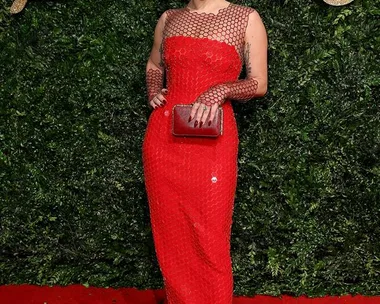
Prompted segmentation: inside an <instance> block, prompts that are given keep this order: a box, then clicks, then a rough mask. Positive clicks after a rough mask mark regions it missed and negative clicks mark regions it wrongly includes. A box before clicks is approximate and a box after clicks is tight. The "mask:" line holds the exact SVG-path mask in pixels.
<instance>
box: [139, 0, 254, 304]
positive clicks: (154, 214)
mask: <svg viewBox="0 0 380 304" xmlns="http://www.w3.org/2000/svg"><path fill="white" fill-rule="evenodd" d="M253 11H254V10H253V9H252V8H250V7H245V6H240V5H236V4H232V3H230V4H229V6H228V7H225V8H222V9H220V10H219V12H218V13H217V14H213V13H199V12H195V11H192V10H190V9H189V8H187V7H185V8H180V9H170V10H167V11H166V12H165V13H166V16H167V17H166V20H165V27H164V32H163V41H162V51H163V52H162V56H163V62H164V64H165V74H166V77H167V78H166V80H167V86H166V88H167V89H168V94H167V95H166V96H165V97H166V100H167V104H166V105H165V106H164V107H162V108H161V107H159V108H157V109H155V110H153V111H152V113H151V115H150V117H149V121H148V126H147V130H146V133H145V137H144V142H143V166H144V178H145V184H146V190H147V195H148V200H149V209H150V219H151V225H152V233H153V238H154V245H155V250H156V255H157V260H158V262H159V266H160V269H161V272H162V275H163V279H164V283H165V291H166V300H165V303H168V304H231V303H232V295H233V276H232V264H231V257H230V234H231V225H232V215H233V206H234V195H235V189H236V180H237V154H238V142H239V140H238V132H237V127H236V121H235V117H234V113H233V109H232V106H231V102H230V99H232V98H233V99H241V100H244V99H250V98H252V96H253V95H254V90H256V88H257V82H256V83H252V82H249V81H245V80H238V77H239V74H240V72H241V69H242V65H243V62H244V59H243V58H244V34H245V30H246V27H247V22H248V15H249V14H250V13H251V12H253ZM162 77H163V75H162ZM162 77H161V74H160V73H159V72H157V71H156V73H154V71H152V74H151V75H147V88H148V93H149V96H150V97H151V96H153V95H154V94H151V93H152V92H153V93H156V92H158V91H159V90H160V89H161V88H162V85H163V78H162ZM223 83H229V84H230V85H231V88H230V95H231V98H229V99H226V100H225V102H224V103H223V105H222V107H223V110H224V122H223V134H222V135H221V136H220V137H219V138H217V139H207V138H179V137H174V136H173V135H172V133H171V111H172V107H173V106H174V105H175V104H189V103H192V102H194V101H195V100H196V98H197V97H198V96H199V95H200V94H201V93H202V92H204V91H206V90H208V89H209V88H210V87H212V86H213V85H216V84H223Z"/></svg>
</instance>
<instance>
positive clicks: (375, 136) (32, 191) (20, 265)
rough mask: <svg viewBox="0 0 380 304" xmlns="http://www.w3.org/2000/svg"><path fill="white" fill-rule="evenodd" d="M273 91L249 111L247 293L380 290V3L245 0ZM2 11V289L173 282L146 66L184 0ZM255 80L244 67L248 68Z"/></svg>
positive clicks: (241, 276) (236, 233)
mask: <svg viewBox="0 0 380 304" xmlns="http://www.w3.org/2000/svg"><path fill="white" fill-rule="evenodd" d="M243 4H244V5H250V6H252V7H255V8H256V9H257V10H258V11H259V13H260V15H261V16H262V18H263V21H264V23H265V25H266V28H267V31H268V37H269V92H268V94H267V96H265V97H264V98H261V99H256V100H252V101H250V102H249V103H246V104H235V105H234V107H235V110H236V118H237V121H238V127H239V134H240V152H239V181H238V189H237V194H236V201H235V208H234V224H233V227H232V229H233V232H232V244H231V254H232V258H233V270H234V275H235V293H236V294H246V295H248V294H259V293H261V294H263V293H267V294H273V295H278V294H281V293H283V294H284V293H289V294H290V293H291V294H297V295H298V294H308V295H310V296H313V295H324V294H341V293H352V294H354V293H357V292H358V293H362V294H371V293H378V292H379V291H380V228H379V227H380V221H379V215H380V193H379V192H380V191H379V184H380V179H379V174H380V167H379V155H380V146H379V144H380V123H379V120H380V115H379V98H380V91H379V87H380V71H379V66H380V62H379V61H380V60H379V59H380V57H379V50H380V35H379V33H380V28H379V27H380V25H379V15H380V4H379V1H360V0H356V1H354V3H353V4H351V5H349V6H346V7H329V6H328V5H326V4H324V3H323V2H322V1H312V0H294V1H279V0H278V1H269V0H266V1H245V2H243ZM10 5H11V1H5V0H1V8H0V17H1V28H0V48H1V52H0V56H1V57H0V66H1V69H0V81H1V82H0V84H1V86H0V93H1V95H0V102H1V107H0V113H1V116H0V221H1V222H0V229H1V230H0V284H9V283H31V284H60V285H66V284H73V283H82V284H90V285H96V286H113V287H120V286H135V287H138V288H162V286H163V281H162V278H161V275H160V271H159V268H158V265H157V261H156V256H155V252H154V247H153V241H152V235H151V228H150V223H149V209H148V205H147V201H146V195H145V190H144V183H143V175H142V163H141V145H142V140H143V136H144V131H145V127H146V122H147V118H148V117H149V112H150V110H149V109H148V106H147V102H146V95H145V94H146V92H145V74H144V73H145V64H146V60H147V58H148V56H149V51H150V48H151V44H152V38H153V30H154V26H155V24H156V21H157V19H158V17H159V16H160V14H161V13H162V12H163V11H164V10H166V9H168V8H171V7H180V6H183V5H184V3H183V2H181V1H163V0H156V1H154V0H139V1H135V0H120V1H109V0H102V1H84V0H71V1H63V0H61V1H42V0H38V1H37V0H36V1H30V2H29V3H28V5H27V7H26V9H25V10H24V11H23V12H22V13H20V14H18V15H15V16H10V15H9V13H8V8H9V7H10ZM241 77H244V75H241Z"/></svg>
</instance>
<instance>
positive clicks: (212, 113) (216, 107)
mask: <svg viewBox="0 0 380 304" xmlns="http://www.w3.org/2000/svg"><path fill="white" fill-rule="evenodd" d="M218 108H219V105H218V103H214V104H213V105H212V106H211V111H210V117H209V119H208V123H207V124H208V125H209V126H210V125H211V122H212V121H213V120H214V118H215V115H216V111H217V110H218Z"/></svg>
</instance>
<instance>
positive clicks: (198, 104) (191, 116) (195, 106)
mask: <svg viewBox="0 0 380 304" xmlns="http://www.w3.org/2000/svg"><path fill="white" fill-rule="evenodd" d="M200 104H201V103H200V102H195V103H194V104H193V106H192V108H191V112H190V117H189V122H190V121H191V120H192V119H193V118H194V117H195V114H196V113H197V111H198V108H199V106H200Z"/></svg>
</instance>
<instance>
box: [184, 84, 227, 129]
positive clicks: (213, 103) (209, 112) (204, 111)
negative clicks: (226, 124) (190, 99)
mask: <svg viewBox="0 0 380 304" xmlns="http://www.w3.org/2000/svg"><path fill="white" fill-rule="evenodd" d="M226 96H227V88H225V87H224V86H221V85H217V86H213V87H211V88H210V89H209V90H207V91H206V92H204V93H202V94H201V95H200V96H199V97H198V98H197V100H196V101H195V103H194V104H193V108H192V109H191V113H190V117H189V122H190V121H191V120H193V119H194V120H195V121H194V128H196V127H197V126H198V125H199V128H202V125H203V124H205V123H207V124H208V125H211V122H212V120H213V119H214V117H215V114H216V111H217V110H218V107H219V105H221V104H222V103H223V102H224V101H225V99H226ZM207 118H208V120H207V122H206V119H207Z"/></svg>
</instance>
